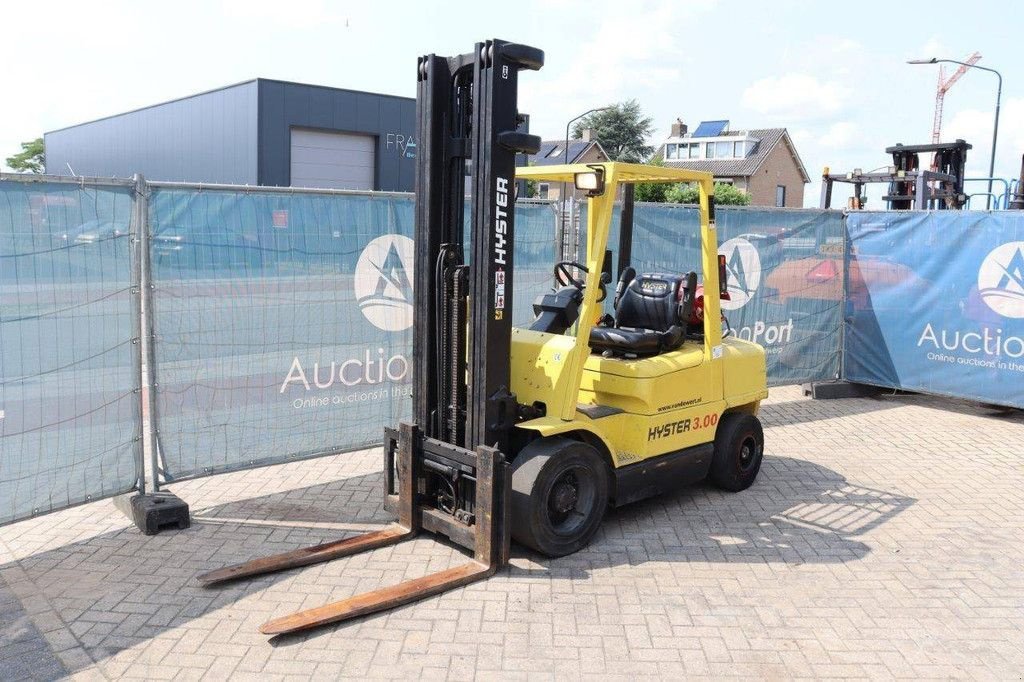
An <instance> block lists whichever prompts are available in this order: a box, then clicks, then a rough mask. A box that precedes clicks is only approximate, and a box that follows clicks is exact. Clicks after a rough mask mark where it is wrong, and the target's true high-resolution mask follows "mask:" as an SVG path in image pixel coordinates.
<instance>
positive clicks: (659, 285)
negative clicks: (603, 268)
mask: <svg viewBox="0 0 1024 682" xmlns="http://www.w3.org/2000/svg"><path fill="white" fill-rule="evenodd" d="M691 280H693V281H694V282H695V281H696V277H695V276H692V275H690V274H687V275H665V274H660V273H645V274H643V275H640V276H638V277H636V278H634V279H633V280H632V281H631V282H630V283H629V285H628V286H627V287H626V289H625V291H623V292H622V296H621V297H620V298H619V300H618V301H617V305H616V306H615V325H614V326H596V327H594V328H593V329H592V330H591V332H590V347H591V348H592V349H593V350H595V351H610V352H611V353H612V354H632V355H637V356H640V355H656V354H658V353H663V352H665V351H668V350H674V349H676V348H678V347H679V346H680V345H681V344H682V343H683V340H684V338H685V327H684V326H683V324H684V321H683V320H682V319H681V317H680V315H681V309H680V303H679V299H680V296H679V290H680V288H681V287H683V288H689V285H690V281H691Z"/></svg>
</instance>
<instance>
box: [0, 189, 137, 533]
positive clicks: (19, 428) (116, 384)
mask: <svg viewBox="0 0 1024 682" xmlns="http://www.w3.org/2000/svg"><path fill="white" fill-rule="evenodd" d="M132 195H133V190H132V188H131V187H114V186H104V187H90V186H83V185H79V184H69V183H51V182H25V181H14V180H10V181H3V180H0V523H8V522H10V521H14V520H17V519H21V518H25V517H29V516H33V515H36V514H43V513H46V512H50V511H56V510H57V509H61V508H64V507H68V506H71V505H74V504H78V503H81V502H86V501H89V500H94V499H99V498H102V497H108V496H111V495H117V494H121V493H124V492H128V491H129V490H132V489H134V488H135V486H136V482H137V480H138V479H139V477H140V474H141V472H140V471H139V470H138V467H137V464H136V463H137V462H138V461H141V460H140V459H139V457H140V455H141V450H140V448H141V437H140V421H141V420H140V419H139V412H138V406H139V402H138V394H137V392H136V386H137V385H138V378H137V376H136V370H135V367H136V356H135V351H136V348H135V347H134V344H133V337H134V335H135V332H134V320H135V319H136V312H135V305H136V304H135V301H134V296H133V291H132V284H133V274H134V273H135V271H136V270H135V268H134V267H133V259H134V257H135V254H133V253H132V251H133V249H132V232H133V230H134V229H135V228H134V225H133V224H132V211H133V202H132Z"/></svg>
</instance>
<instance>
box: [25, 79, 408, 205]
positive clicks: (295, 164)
mask: <svg viewBox="0 0 1024 682" xmlns="http://www.w3.org/2000/svg"><path fill="white" fill-rule="evenodd" d="M415 129H416V100H414V99H411V98H407V97H395V96H392V95H381V94H377V93H371V92H358V91H354V90H342V89H339V88H329V87H324V86H319V85H306V84H302V83H290V82H285V81H278V80H269V79H265V78H256V79H254V80H250V81H246V82H244V83H238V84H235V85H229V86H226V87H223V88H219V89H216V90H210V91H208V92H203V93H200V94H197V95H191V96H189V97H183V98H181V99H176V100H172V101H170V102H164V103H162V104H154V105H152V106H148V107H144V108H141V109H136V110H134V111H129V112H126V113H122V114H116V115H113V116H108V117H106V118H102V119H99V120H96V121H91V122H89V123H81V124H78V125H73V126H70V127H67V128H62V129H60V130H54V131H50V132H48V133H46V134H45V137H44V139H45V145H46V172H47V173H52V174H57V175H81V176H93V177H121V178H127V177H131V176H132V175H133V174H135V173H142V174H143V175H144V176H145V177H146V179H148V180H163V181H184V182H202V183H224V184H238V185H272V186H280V187H288V186H291V187H320V188H335V189H359V190H382V191H412V190H413V185H414V182H415V175H416V161H415V158H416V141H415V139H414V132H415Z"/></svg>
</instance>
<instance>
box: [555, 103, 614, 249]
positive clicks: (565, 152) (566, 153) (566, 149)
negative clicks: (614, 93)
mask: <svg viewBox="0 0 1024 682" xmlns="http://www.w3.org/2000/svg"><path fill="white" fill-rule="evenodd" d="M608 109H611V107H596V108H594V109H589V110H587V111H584V112H583V113H582V114H580V115H579V116H577V117H575V118H570V119H569V122H568V123H566V124H565V147H564V148H563V149H562V158H563V159H564V160H565V164H566V165H568V164H569V127H570V126H572V124H573V123H575V122H576V121H578V120H580V119H581V118H583V117H585V116H589V115H590V114H593V113H596V112H598V111H607V110H608ZM565 190H566V184H565V183H564V182H563V183H562V190H561V193H560V196H559V199H560V200H561V202H562V216H561V224H562V245H563V246H564V245H565V228H566V224H567V223H568V221H567V220H566V214H567V213H568V207H567V205H566V198H565ZM560 257H562V258H564V255H563V256H560Z"/></svg>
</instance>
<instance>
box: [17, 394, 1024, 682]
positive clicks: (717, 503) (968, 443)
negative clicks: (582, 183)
mask: <svg viewBox="0 0 1024 682" xmlns="http://www.w3.org/2000/svg"><path fill="white" fill-rule="evenodd" d="M762 418H763V420H764V422H765V425H766V440H767V445H766V451H767V452H766V457H765V462H764V466H763V468H762V470H761V475H760V478H759V479H758V481H757V483H756V484H755V485H754V486H753V487H752V488H751V489H750V490H748V491H745V492H743V493H739V494H725V493H721V492H719V491H717V490H714V489H712V488H710V487H707V486H695V487H691V488H688V489H685V490H682V491H680V492H679V493H678V494H675V495H671V496H665V497H661V498H658V499H654V500H649V501H646V502H642V503H639V504H636V505H633V506H631V507H629V508H625V509H622V510H618V511H614V512H612V513H610V515H609V517H608V518H607V520H606V522H605V524H604V527H603V529H602V530H601V532H600V533H599V534H598V536H597V537H596V539H595V540H594V542H593V544H592V545H591V546H590V547H589V548H587V549H586V550H585V551H582V552H580V553H578V554H576V555H574V556H571V557H566V558H563V559H558V560H548V559H544V558H541V557H539V556H536V555H533V554H531V553H529V552H527V551H525V550H523V549H522V548H517V547H514V548H513V561H512V564H511V566H509V567H508V568H506V569H504V570H502V571H501V572H500V573H499V574H498V575H497V576H495V577H494V578H492V579H490V580H488V581H486V582H483V583H479V584H475V585H471V586H468V587H465V588H463V589H460V590H456V591H454V592H450V593H447V594H444V595H441V596H439V597H436V598H433V599H429V600H426V601H423V602H420V603H418V604H415V605H410V606H407V607H404V608H401V609H397V610H395V611H392V612H390V613H386V614H381V615H377V616H372V617H368V618H364V619H361V620H358V621H355V622H353V623H351V624H348V625H341V626H336V627H328V628H325V629H321V630H318V631H314V632H311V633H308V634H305V635H301V636H298V637H292V638H289V639H273V640H268V639H267V638H266V637H265V636H263V635H260V634H258V633H257V631H256V628H257V627H258V625H259V624H260V623H262V622H263V621H265V620H267V619H268V618H271V617H274V616H279V615H284V614H286V613H289V612H291V611H294V610H296V609H300V608H304V607H310V606H315V605H318V604H322V603H325V602H327V601H330V600H334V599H339V598H343V597H346V596H349V595H351V594H353V593H356V592H359V591H363V590H368V589H372V588H376V587H379V586H383V585H385V584H389V583H393V582H395V581H398V580H401V579H403V578H411V577H415V576H419V575H423V574H424V573H427V572H430V571H436V570H440V569H442V568H445V567H448V566H451V565H454V564H456V563H458V562H461V561H463V560H464V555H463V554H462V553H460V552H459V551H458V550H456V549H455V548H453V547H452V546H450V545H447V544H441V543H438V542H434V541H431V540H429V539H418V540H415V541H412V542H409V543H406V544H402V545H399V546H396V547H393V548H387V549H381V550H377V551H375V552H371V553H369V554H365V555H361V556H357V557H353V558H349V559H343V560H339V561H335V562H331V563H327V564H322V565H318V566H311V567H308V568H305V569H301V570H296V571H291V572H288V573H284V574H279V575H274V576H266V577H263V578H259V579H256V580H252V581H249V582H242V583H239V584H234V585H229V586H226V587H223V588H220V589H203V588H200V587H198V586H196V584H195V581H194V578H195V576H196V574H198V573H200V572H202V571H205V570H209V569H212V568H217V567H219V566H222V565H225V564H228V563H233V562H237V561H241V560H246V559H249V558H253V557H257V556H260V555H264V554H268V553H271V552H276V551H282V550H288V549H294V548H297V547H302V546H304V545H309V544H314V543H318V542H323V541H326V540H331V539H336V538H340V537H344V536H347V535H349V534H353V533H357V532H361V531H364V530H368V529H373V528H377V527H380V525H381V524H383V523H384V522H386V521H387V520H388V517H387V516H386V515H385V514H383V512H382V511H381V509H380V494H379V490H380V475H379V473H378V468H379V463H380V455H379V452H378V451H375V450H374V451H366V452H362V453H353V454H347V455H340V456H336V457H329V458H325V459H319V460H315V461H308V462H298V463H291V464H286V465H281V466H277V467H269V468H264V469H259V470H255V471H248V472H241V473H236V474H228V475H222V476H216V477H212V478H208V479H201V480H196V481H190V482H184V483H179V484H175V485H173V486H172V487H171V489H172V490H173V491H174V492H176V493H177V494H178V495H180V496H181V497H182V498H184V499H185V500H186V501H188V502H189V503H190V504H191V505H192V509H193V512H194V520H193V526H192V528H191V529H189V530H187V531H181V532H165V533H162V534H160V535H157V536H154V537H145V536H143V535H142V534H140V533H139V532H138V531H137V530H135V529H134V528H133V527H130V526H129V524H128V522H127V521H126V519H125V518H124V517H123V516H122V515H121V514H120V512H118V511H117V510H116V509H115V508H114V506H113V504H112V503H111V502H110V501H109V500H107V501H101V502H97V503H93V504H89V505H85V506H81V507H77V508H75V509H70V510H66V511H64V512H59V513H56V514H52V515H49V516H45V517H42V518H39V519H33V520H30V521H24V522H21V523H18V524H14V525H11V526H8V527H5V528H3V529H0V678H2V679H4V680H9V679H22V678H35V679H55V678H58V677H61V676H64V675H68V676H71V677H73V678H76V679H111V678H125V679H146V680H164V679H167V680H171V679H175V680H177V679H186V680H187V679H197V680H199V679H202V680H225V679H228V678H231V679H260V680H264V679H267V680H274V679H293V678H294V679H305V678H309V677H315V678H319V679H336V678H364V679H365V678H415V679H451V680H468V679H502V680H505V679H517V678H524V679H525V678H531V679H533V678H537V679H545V678H559V679H561V678H601V679H628V680H634V679H637V678H643V677H661V678H679V677H681V676H687V677H713V678H749V677H757V678H774V679H784V678H872V679H884V678H915V679H921V678H929V679H930V678H947V679H948V678H970V679H992V680H1016V679H1021V675H1022V671H1024V568H1022V566H1024V530H1022V529H1024V416H1022V413H1021V412H1012V411H1006V412H1004V411H999V410H996V409H989V408H985V407H982V406H978V405H973V404H969V403H965V402H960V401H953V400H944V399H939V398H930V397H923V396H884V397H879V398H873V399H853V400H841V401H812V400H809V399H806V398H804V397H803V396H802V395H801V394H800V391H799V390H798V389H796V388H783V389H775V390H773V391H772V397H771V399H770V400H769V401H768V402H767V404H765V405H764V407H763V414H762Z"/></svg>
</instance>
